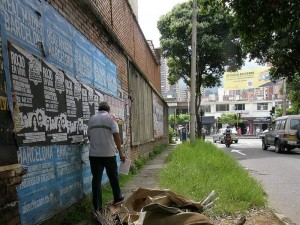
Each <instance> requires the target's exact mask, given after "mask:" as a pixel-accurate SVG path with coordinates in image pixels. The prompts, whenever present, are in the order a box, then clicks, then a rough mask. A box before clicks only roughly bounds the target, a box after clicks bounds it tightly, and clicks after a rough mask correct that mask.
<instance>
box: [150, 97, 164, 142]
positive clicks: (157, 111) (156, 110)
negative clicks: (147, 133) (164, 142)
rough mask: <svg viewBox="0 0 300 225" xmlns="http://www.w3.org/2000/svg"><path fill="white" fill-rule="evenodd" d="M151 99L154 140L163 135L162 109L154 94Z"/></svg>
mask: <svg viewBox="0 0 300 225" xmlns="http://www.w3.org/2000/svg"><path fill="white" fill-rule="evenodd" d="M152 97H153V125H154V137H155V138H156V137H160V136H163V135H164V108H163V106H162V104H161V103H160V99H159V98H158V97H157V95H156V94H155V93H153V94H152Z"/></svg>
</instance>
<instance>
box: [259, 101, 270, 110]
mask: <svg viewBox="0 0 300 225" xmlns="http://www.w3.org/2000/svg"><path fill="white" fill-rule="evenodd" d="M257 110H268V103H257Z"/></svg>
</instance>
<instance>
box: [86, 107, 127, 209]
mask: <svg viewBox="0 0 300 225" xmlns="http://www.w3.org/2000/svg"><path fill="white" fill-rule="evenodd" d="M98 110H99V112H98V113H97V114H96V115H94V116H92V117H91V118H90V120H89V123H88V137H89V140H90V151H89V159H90V165H91V172H92V175H93V179H92V192H93V206H94V210H98V211H101V210H102V187H101V181H102V175H103V170H104V168H105V169H106V173H107V176H108V179H109V182H110V185H111V188H112V191H113V197H114V204H117V203H120V202H122V201H123V200H124V195H122V193H121V189H120V185H119V174H118V166H117V160H116V149H115V146H117V149H118V152H119V154H120V158H121V161H122V162H124V161H125V155H124V153H123V151H122V150H121V139H120V135H119V127H118V124H117V121H116V120H115V119H114V118H113V117H112V115H110V114H109V112H110V106H109V105H108V104H107V102H100V103H99V108H98Z"/></svg>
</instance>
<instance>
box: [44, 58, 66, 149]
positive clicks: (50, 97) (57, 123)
mask: <svg viewBox="0 0 300 225" xmlns="http://www.w3.org/2000/svg"><path fill="white" fill-rule="evenodd" d="M42 72H43V81H44V95H45V119H44V121H45V129H46V140H47V143H48V144H56V143H57V144H67V143H68V137H67V126H68V121H67V114H66V112H67V106H66V92H65V76H64V73H63V72H62V71H61V70H59V69H57V68H55V67H54V66H53V65H51V64H49V63H47V62H43V63H42Z"/></svg>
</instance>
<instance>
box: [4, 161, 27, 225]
mask: <svg viewBox="0 0 300 225" xmlns="http://www.w3.org/2000/svg"><path fill="white" fill-rule="evenodd" d="M25 173H26V169H23V168H22V167H21V166H20V165H19V164H15V165H10V166H3V167H0V224H3V225H17V224H20V218H19V209H18V197H17V190H16V187H17V185H18V184H20V183H21V182H22V176H23V175H24V174H25Z"/></svg>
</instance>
